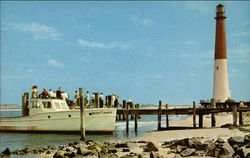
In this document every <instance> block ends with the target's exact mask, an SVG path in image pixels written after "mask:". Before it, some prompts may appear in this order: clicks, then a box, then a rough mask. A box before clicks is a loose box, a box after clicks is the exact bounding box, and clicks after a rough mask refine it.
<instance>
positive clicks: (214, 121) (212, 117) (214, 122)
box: [211, 98, 216, 127]
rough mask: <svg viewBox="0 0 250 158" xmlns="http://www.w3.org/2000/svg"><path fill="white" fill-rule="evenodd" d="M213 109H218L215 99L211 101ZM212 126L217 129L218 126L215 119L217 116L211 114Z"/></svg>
mask: <svg viewBox="0 0 250 158" xmlns="http://www.w3.org/2000/svg"><path fill="white" fill-rule="evenodd" d="M211 107H212V108H215V107H216V103H215V100H214V98H212V99H211ZM211 126H212V127H215V126H216V119H215V114H213V113H212V114H211Z"/></svg>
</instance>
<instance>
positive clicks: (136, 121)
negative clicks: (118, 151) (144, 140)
mask: <svg viewBox="0 0 250 158" xmlns="http://www.w3.org/2000/svg"><path fill="white" fill-rule="evenodd" d="M135 109H139V107H138V105H137V104H136V105H135ZM137 129H138V114H137V113H136V114H135V132H137Z"/></svg>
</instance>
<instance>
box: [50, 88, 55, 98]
mask: <svg viewBox="0 0 250 158" xmlns="http://www.w3.org/2000/svg"><path fill="white" fill-rule="evenodd" d="M49 97H50V98H56V93H55V92H53V91H52V90H51V89H49Z"/></svg>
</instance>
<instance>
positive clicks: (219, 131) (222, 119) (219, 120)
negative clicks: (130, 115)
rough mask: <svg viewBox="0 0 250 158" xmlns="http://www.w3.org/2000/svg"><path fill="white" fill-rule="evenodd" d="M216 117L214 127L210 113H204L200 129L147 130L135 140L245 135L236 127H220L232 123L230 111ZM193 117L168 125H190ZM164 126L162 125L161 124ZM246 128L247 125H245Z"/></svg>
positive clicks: (246, 120) (214, 137)
mask: <svg viewBox="0 0 250 158" xmlns="http://www.w3.org/2000/svg"><path fill="white" fill-rule="evenodd" d="M215 117H216V127H214V128H212V127H211V115H205V116H204V118H203V126H204V127H205V128H202V129H199V128H197V129H185V130H168V131H155V132H147V133H145V135H144V136H143V137H140V138H136V140H140V139H141V140H147V141H152V142H155V143H160V142H161V141H169V140H174V139H183V138H192V137H204V138H213V139H216V138H218V137H224V138H228V137H231V136H239V135H245V133H246V132H243V131H240V130H238V129H228V128H220V126H221V125H225V124H232V122H233V117H232V114H231V113H228V114H227V113H222V114H217V115H215ZM196 119H197V120H196V122H197V123H198V117H196ZM244 121H245V124H249V123H250V122H249V119H248V117H247V119H244ZM192 125H193V117H192V116H188V117H187V118H186V119H183V120H179V121H176V122H170V123H169V126H170V127H175V126H176V127H192ZM162 126H163V127H164V125H162ZM245 128H247V127H245Z"/></svg>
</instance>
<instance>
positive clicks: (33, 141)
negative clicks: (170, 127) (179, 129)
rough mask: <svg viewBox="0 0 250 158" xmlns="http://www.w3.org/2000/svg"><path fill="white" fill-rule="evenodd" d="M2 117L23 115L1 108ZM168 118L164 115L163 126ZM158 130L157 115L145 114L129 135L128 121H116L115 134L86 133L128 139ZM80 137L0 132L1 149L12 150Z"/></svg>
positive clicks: (98, 138) (96, 137)
mask: <svg viewBox="0 0 250 158" xmlns="http://www.w3.org/2000/svg"><path fill="white" fill-rule="evenodd" d="M0 116H1V117H6V116H8V117H10V116H11V117H13V116H21V111H3V110H1V109H0ZM184 118H185V116H181V115H179V116H175V115H174V116H171V115H170V116H169V120H170V121H177V120H181V119H184ZM165 119H166V118H165V117H164V116H163V117H162V127H164V125H165V122H166V120H165ZM155 130H157V115H154V116H153V115H144V116H141V119H140V120H139V121H138V133H135V132H134V121H130V122H129V135H127V134H126V122H124V121H118V122H116V129H115V131H114V134H113V135H86V139H87V140H88V139H91V140H95V141H104V140H105V141H107V140H127V139H132V138H135V137H140V136H143V135H144V133H145V132H149V131H155ZM79 139H80V135H79V134H45V133H42V134H37V133H36V134H32V133H3V132H0V142H1V144H0V151H3V150H4V149H6V147H8V148H9V149H10V150H11V151H12V150H16V149H20V148H26V147H43V146H48V145H55V146H58V145H66V144H68V143H70V142H71V143H72V142H74V141H77V140H79Z"/></svg>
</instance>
